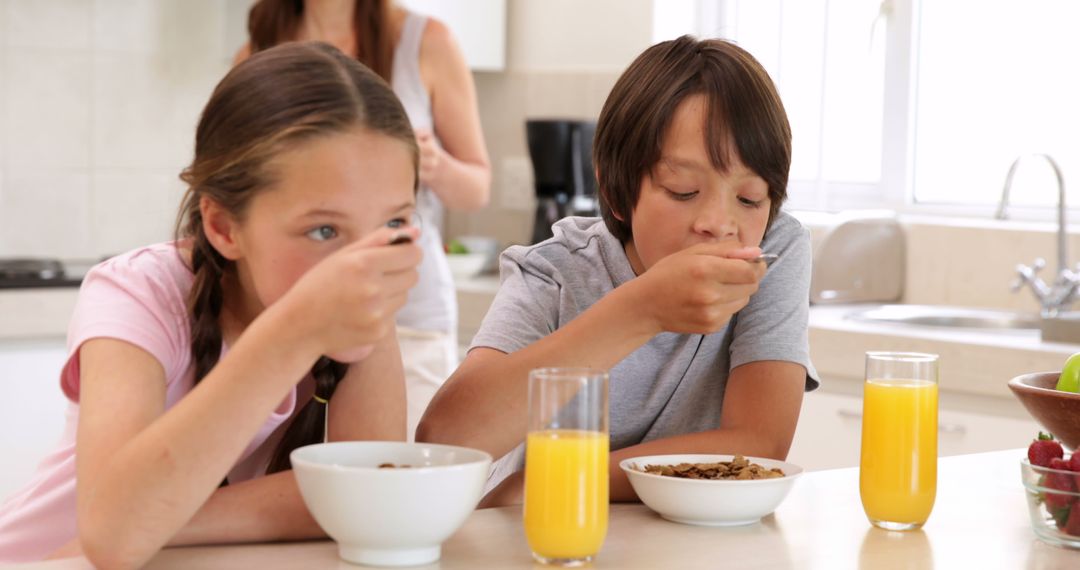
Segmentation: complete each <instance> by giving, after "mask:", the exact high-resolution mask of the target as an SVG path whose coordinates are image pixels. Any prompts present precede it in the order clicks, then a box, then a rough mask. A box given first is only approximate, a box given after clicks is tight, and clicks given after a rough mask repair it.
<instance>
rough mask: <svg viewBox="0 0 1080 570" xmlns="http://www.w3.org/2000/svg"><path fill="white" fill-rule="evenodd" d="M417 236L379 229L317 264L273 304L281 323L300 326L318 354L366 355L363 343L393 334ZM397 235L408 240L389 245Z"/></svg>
mask: <svg viewBox="0 0 1080 570" xmlns="http://www.w3.org/2000/svg"><path fill="white" fill-rule="evenodd" d="M419 233H420V232H419V230H418V229H416V228H409V229H391V228H381V229H379V230H378V231H376V232H374V233H372V234H370V235H368V236H367V237H365V238H363V239H361V240H359V241H357V242H356V243H353V244H350V245H348V246H346V247H344V248H342V249H341V250H339V251H337V252H334V254H332V255H330V256H329V257H327V258H326V259H324V260H322V261H321V262H319V263H318V264H317V265H316V266H315V267H313V268H311V269H310V270H309V271H308V272H307V273H305V274H304V275H303V277H301V278H300V279H299V280H298V281H297V282H296V284H295V285H293V287H292V289H290V290H289V292H288V293H286V295H285V296H284V297H283V298H282V299H281V301H279V303H277V304H278V305H283V307H281V310H282V311H283V314H284V315H285V316H284V317H283V318H284V319H285V320H284V321H283V322H284V323H285V325H286V326H289V327H304V330H305V331H306V332H307V334H306V335H305V337H306V338H308V339H310V340H311V341H312V342H313V349H314V350H315V351H316V352H317V353H318V355H320V356H321V355H328V356H330V357H331V358H334V357H339V358H342V359H344V360H345V361H348V360H357V359H359V358H363V357H364V356H366V355H367V353H368V352H370V350H362V349H363V348H364V347H366V345H372V344H375V343H376V342H378V341H379V340H380V339H382V338H383V337H385V336H386V335H388V334H391V333H392V332H393V331H394V317H395V314H396V313H397V311H398V309H400V308H401V307H402V306H403V305H404V304H405V301H406V298H407V296H408V293H409V289H411V288H412V286H413V285H415V284H416V281H417V272H416V267H417V265H418V264H419V263H420V257H421V253H420V248H419V247H418V246H417V245H416V244H415V241H416V239H417V238H418V237H419ZM401 235H408V236H409V238H411V241H410V242H409V243H401V244H397V245H390V242H391V241H393V240H394V238H395V237H398V236H401ZM357 357H359V358H357Z"/></svg>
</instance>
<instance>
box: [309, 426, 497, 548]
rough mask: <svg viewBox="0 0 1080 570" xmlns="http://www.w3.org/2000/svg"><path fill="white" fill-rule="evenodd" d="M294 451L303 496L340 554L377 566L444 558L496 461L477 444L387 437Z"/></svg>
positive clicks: (477, 499) (313, 446)
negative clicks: (444, 546)
mask: <svg viewBox="0 0 1080 570" xmlns="http://www.w3.org/2000/svg"><path fill="white" fill-rule="evenodd" d="M290 458H291V460H292V465H293V472H294V473H295V474H296V481H297V483H298V485H299V486H300V494H301V495H302V496H303V497H304V503H306V504H307V507H308V510H309V511H311V514H312V516H313V517H315V521H316V522H318V523H319V526H321V527H322V528H323V530H325V531H326V534H328V535H330V538H333V539H334V540H335V541H337V543H338V553H339V554H340V556H341V558H342V559H343V560H345V561H347V562H353V563H356V564H366V565H370V566H415V565H421V564H429V563H432V562H435V561H437V560H438V559H439V556H440V555H441V548H442V543H443V541H445V540H446V539H447V538H449V537H450V535H451V534H453V533H454V531H456V530H457V529H458V527H460V526H461V524H462V523H464V522H465V519H466V518H468V516H469V514H471V513H472V512H473V510H474V509H475V508H476V505H477V503H478V502H480V496H481V493H482V491H483V486H484V482H485V481H486V480H487V475H488V468H489V467H490V466H491V456H490V455H488V454H487V453H485V452H483V451H479V450H476V449H469V448H467V447H454V446H450V445H434V444H424V443H404V442H384V441H346V442H337V443H320V444H316V445H308V446H305V447H301V448H299V449H296V450H295V451H293V452H292V454H291V455H290ZM384 463H393V464H395V465H410V466H411V467H409V468H389V469H388V468H383V469H380V468H379V465H380V464H384Z"/></svg>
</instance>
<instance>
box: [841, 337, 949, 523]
mask: <svg viewBox="0 0 1080 570" xmlns="http://www.w3.org/2000/svg"><path fill="white" fill-rule="evenodd" d="M937 419H938V357H937V355H936V354H923V353H915V352H868V353H866V382H865V383H864V384H863V418H862V455H861V457H860V461H859V495H860V496H861V497H862V504H863V510H864V511H866V516H867V518H869V519H870V522H871V523H872V524H873V525H874V526H877V527H880V528H883V529H886V530H914V529H917V528H919V527H921V526H922V525H923V523H925V522H926V519H927V518H928V517H929V516H930V510H931V509H933V508H934V497H935V495H936V494H937V434H938V425H937V424H938V422H937Z"/></svg>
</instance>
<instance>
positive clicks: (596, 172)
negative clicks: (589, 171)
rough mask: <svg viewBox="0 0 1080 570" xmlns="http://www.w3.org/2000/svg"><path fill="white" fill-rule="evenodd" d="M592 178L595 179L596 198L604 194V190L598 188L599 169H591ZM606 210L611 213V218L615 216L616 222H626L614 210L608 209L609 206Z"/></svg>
mask: <svg viewBox="0 0 1080 570" xmlns="http://www.w3.org/2000/svg"><path fill="white" fill-rule="evenodd" d="M593 176H594V177H595V180H596V194H597V195H598V196H599V195H602V194H603V193H604V190H603V188H601V187H600V184H601V182H600V169H599V168H597V167H593ZM608 210H609V211H610V212H611V215H612V216H615V219H616V220H619V221H620V222H623V223H625V222H626V220H624V219H623V217H622V215H621V214H619V213H618V212H616V211H615V209H614V208H612V207H610V205H609V207H608Z"/></svg>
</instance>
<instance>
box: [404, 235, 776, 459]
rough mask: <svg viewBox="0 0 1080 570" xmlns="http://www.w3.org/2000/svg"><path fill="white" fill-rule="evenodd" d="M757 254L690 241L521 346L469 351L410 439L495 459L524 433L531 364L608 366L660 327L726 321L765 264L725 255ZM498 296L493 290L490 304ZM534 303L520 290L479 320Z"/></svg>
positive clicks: (695, 328)
mask: <svg viewBox="0 0 1080 570" xmlns="http://www.w3.org/2000/svg"><path fill="white" fill-rule="evenodd" d="M758 253H760V250H758V249H757V248H743V249H741V250H738V251H736V252H734V253H733V252H732V247H731V245H730V244H701V245H697V246H692V247H690V248H687V249H685V250H683V251H681V252H679V253H675V254H672V255H670V256H668V257H666V258H664V259H662V260H661V261H659V262H658V263H657V264H656V265H655V266H653V267H651V268H650V269H649V270H648V271H646V272H645V273H643V274H642V275H640V276H638V277H636V278H634V279H631V280H630V281H628V282H626V283H624V284H622V285H621V286H619V287H617V288H615V289H614V290H613V291H611V292H609V293H607V295H605V296H604V297H603V298H601V299H600V300H599V301H597V302H596V303H594V304H593V305H592V306H591V307H589V308H588V309H586V310H585V311H584V312H582V313H581V314H579V315H578V316H577V317H575V318H573V320H571V321H570V322H568V323H566V324H562V325H561V326H559V327H558V329H557V330H555V331H554V332H551V333H550V334H547V335H546V336H543V337H542V338H539V339H538V340H536V341H535V342H532V343H531V344H528V345H527V346H525V347H524V348H521V349H520V350H516V351H514V352H512V353H510V354H505V353H503V352H501V351H498V350H493V349H485V348H477V349H474V350H472V351H470V353H469V356H468V357H466V359H465V362H464V363H462V365H461V366H460V367H459V368H458V369H457V371H456V372H454V374H453V375H452V376H451V377H450V379H449V380H447V381H446V383H445V384H443V386H442V388H440V389H439V391H438V393H436V394H435V397H434V398H433V399H432V401H431V404H430V405H429V406H428V409H427V411H426V412H425V413H424V417H423V418H422V419H421V420H420V425H419V427H418V428H417V432H416V439H417V441H428V442H435V443H448V444H452V445H465V446H469V447H475V448H479V449H482V450H484V451H487V452H488V453H490V454H491V455H492V456H493V457H501V456H502V455H504V454H506V453H507V452H509V451H510V450H511V449H513V448H514V446H515V445H517V444H518V443H520V442H521V441H522V440H524V439H525V431H526V423H527V417H528V409H527V407H528V374H529V371H530V370H532V369H534V368H541V367H554V366H575V367H589V368H599V369H604V370H607V369H610V368H612V367H613V366H615V365H616V364H617V363H619V362H620V361H621V360H623V359H624V358H626V357H627V356H628V355H629V354H630V353H631V352H633V351H635V350H637V349H638V348H640V347H641V346H642V345H644V344H645V343H647V342H648V341H649V340H650V339H652V338H653V337H654V336H656V335H657V334H659V333H660V332H662V331H670V332H676V333H697V334H709V333H712V332H715V331H717V330H719V329H721V328H723V326H724V325H725V324H726V323H727V322H728V321H729V320H730V319H731V316H732V315H733V314H735V313H736V312H738V311H739V310H740V309H741V308H743V307H744V306H746V303H747V301H748V300H749V298H750V295H752V294H753V293H754V292H755V291H757V286H758V281H759V280H760V279H761V276H762V275H763V274H764V271H765V269H764V265H763V264H759V263H747V262H746V261H744V260H742V259H734V258H727V257H724V256H725V255H749V256H754V255H757V254H758ZM503 287H504V288H505V287H506V283H504V285H503ZM501 294H502V291H500V295H501ZM500 301H501V300H500V299H499V298H496V305H499V304H500ZM536 302H537V301H536V300H534V299H529V298H518V299H510V300H509V302H507V303H504V305H503V306H499V307H496V306H493V307H492V309H491V311H490V312H489V315H488V317H487V319H485V325H487V320H488V319H491V318H492V313H491V312H493V311H496V310H499V311H501V312H499V313H498V317H499V318H501V319H503V320H505V321H507V322H504V323H501V324H502V326H504V327H515V326H518V327H525V326H528V324H529V323H525V322H522V323H518V322H513V321H514V320H515V319H518V318H525V317H523V315H525V314H527V313H528V308H529V307H528V306H527V305H528V304H530V303H536ZM547 302H549V303H558V302H559V300H558V299H557V298H556V299H554V300H549V301H547ZM506 305H511V306H510V307H507V306H506ZM616 381H617V379H616Z"/></svg>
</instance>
